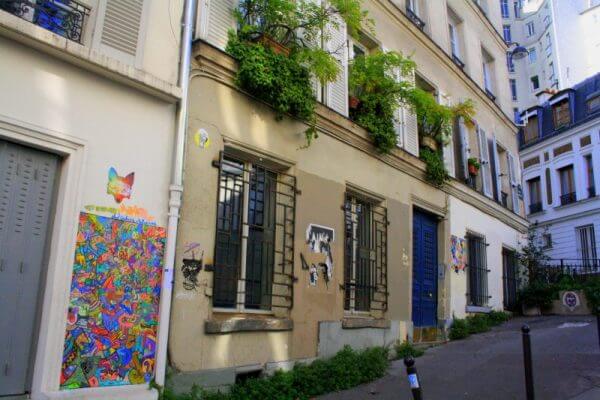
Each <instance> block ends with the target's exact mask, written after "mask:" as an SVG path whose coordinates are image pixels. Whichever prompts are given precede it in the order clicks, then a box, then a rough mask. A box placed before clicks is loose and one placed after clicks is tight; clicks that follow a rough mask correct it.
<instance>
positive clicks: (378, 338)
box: [317, 321, 401, 358]
mask: <svg viewBox="0 0 600 400" xmlns="http://www.w3.org/2000/svg"><path fill="white" fill-rule="evenodd" d="M398 339H401V338H400V321H390V327H389V328H361V329H344V328H343V326H342V321H323V322H320V323H319V345H318V349H317V355H318V356H319V357H323V358H328V357H333V356H334V355H335V354H336V353H337V352H338V351H340V350H342V349H343V348H344V346H346V345H349V346H351V347H352V348H353V349H356V350H360V349H366V348H369V347H378V346H379V347H386V346H393V345H394V344H395V343H396V341H397V340H398Z"/></svg>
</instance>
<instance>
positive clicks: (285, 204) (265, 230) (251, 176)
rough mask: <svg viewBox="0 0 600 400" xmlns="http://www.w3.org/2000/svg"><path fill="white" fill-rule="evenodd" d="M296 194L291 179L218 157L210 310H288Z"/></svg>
mask: <svg viewBox="0 0 600 400" xmlns="http://www.w3.org/2000/svg"><path fill="white" fill-rule="evenodd" d="M295 195H296V180H295V178H294V177H293V176H290V175H287V174H283V173H281V172H275V171H271V170H269V169H267V168H265V167H264V166H261V165H259V164H253V163H249V162H243V161H240V160H237V159H235V158H231V157H225V156H222V157H221V160H220V162H219V190H218V205H217V231H216V243H215V266H214V274H213V306H214V307H217V308H227V309H237V310H240V311H243V310H263V311H269V310H272V309H274V308H291V306H292V301H293V293H292V290H293V287H292V284H293V256H294V248H293V243H294V212H295V211H294V209H295V203H296V198H295Z"/></svg>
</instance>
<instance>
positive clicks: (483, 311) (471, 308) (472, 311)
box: [465, 306, 492, 314]
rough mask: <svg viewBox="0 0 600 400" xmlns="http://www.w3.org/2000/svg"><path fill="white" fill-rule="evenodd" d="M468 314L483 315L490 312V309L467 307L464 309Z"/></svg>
mask: <svg viewBox="0 0 600 400" xmlns="http://www.w3.org/2000/svg"><path fill="white" fill-rule="evenodd" d="M465 311H466V312H468V313H483V314H489V313H490V312H491V311H492V307H481V306H467V307H466V309H465Z"/></svg>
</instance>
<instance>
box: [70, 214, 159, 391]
mask: <svg viewBox="0 0 600 400" xmlns="http://www.w3.org/2000/svg"><path fill="white" fill-rule="evenodd" d="M165 237H166V233H165V230H164V228H161V227H157V226H153V225H148V224H143V223H135V222H129V221H122V220H118V219H114V218H109V217H103V216H99V215H94V214H89V213H81V214H80V216H79V230H78V233H77V245H76V249H75V260H74V264H73V279H72V282H71V299H70V305H69V312H68V317H67V331H66V337H65V347H64V353H63V362H62V371H61V377H60V386H61V388H63V389H76V388H85V387H96V386H116V385H126V384H142V383H147V382H150V380H151V379H152V376H153V374H154V358H155V351H156V330H157V323H158V304H159V299H160V283H161V274H162V267H163V265H162V262H163V255H164V246H165Z"/></svg>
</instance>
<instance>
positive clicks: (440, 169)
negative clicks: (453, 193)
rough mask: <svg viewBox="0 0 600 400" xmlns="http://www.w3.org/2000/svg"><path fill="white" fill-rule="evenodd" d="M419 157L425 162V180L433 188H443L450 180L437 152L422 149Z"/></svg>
mask: <svg viewBox="0 0 600 400" xmlns="http://www.w3.org/2000/svg"><path fill="white" fill-rule="evenodd" d="M419 154H420V157H421V159H422V160H423V161H425V179H427V181H428V182H430V183H432V184H433V185H435V186H438V187H440V186H443V185H444V183H446V182H447V181H448V180H449V179H450V175H449V174H448V170H446V167H445V166H444V160H442V156H441V155H440V153H439V152H438V151H435V150H431V149H428V148H423V149H421V151H420V153H419Z"/></svg>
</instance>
